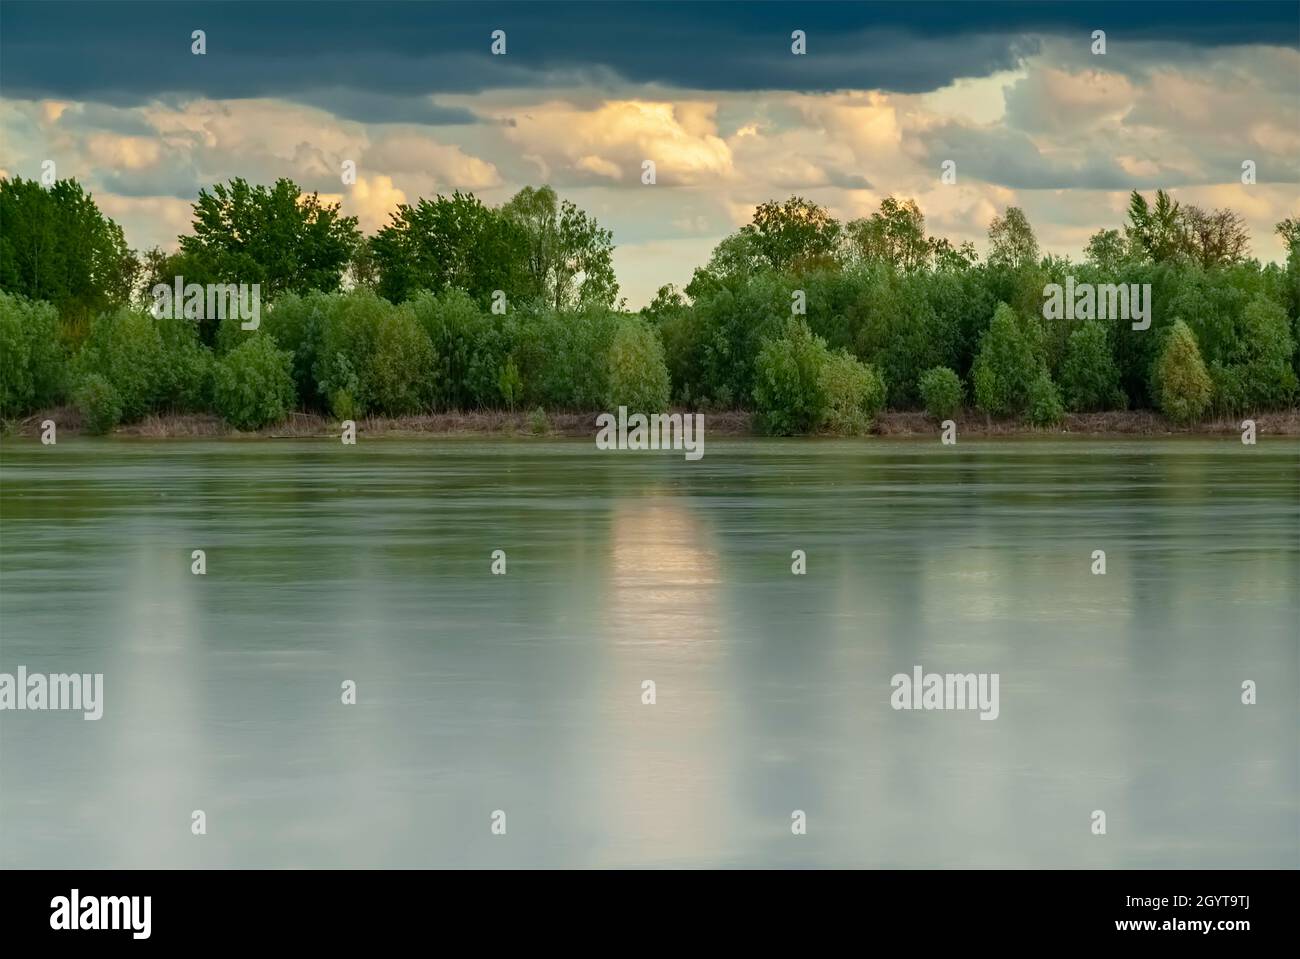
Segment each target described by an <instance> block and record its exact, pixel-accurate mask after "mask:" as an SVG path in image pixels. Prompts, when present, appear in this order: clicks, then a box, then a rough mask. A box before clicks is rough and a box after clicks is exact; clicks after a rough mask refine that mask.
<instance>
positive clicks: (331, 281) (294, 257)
mask: <svg viewBox="0 0 1300 959" xmlns="http://www.w3.org/2000/svg"><path fill="white" fill-rule="evenodd" d="M193 229H194V233H193V235H186V236H182V237H181V238H180V246H181V253H182V254H184V255H185V258H184V259H182V260H179V261H175V262H173V263H169V264H168V271H170V270H173V269H180V268H184V267H186V266H190V267H192V268H193V269H194V270H195V271H196V274H195V275H194V276H190V275H186V274H180V275H184V276H185V281H186V282H187V283H189V282H196V283H210V282H220V283H248V284H253V283H260V284H261V291H262V299H263V301H266V300H269V299H272V298H274V297H276V296H278V295H279V294H280V293H284V292H294V293H300V294H301V293H307V292H308V291H310V290H322V291H325V292H332V291H334V290H337V289H338V288H339V284H340V281H341V279H342V276H343V272H344V270H345V269H347V267H348V264H349V262H350V261H351V259H352V255H353V252H354V250H355V249H356V246H357V243H358V242H359V240H360V233H359V232H358V231H357V219H356V217H352V216H342V215H341V214H340V213H339V205H338V204H328V203H322V202H321V201H320V198H319V197H318V195H317V194H315V193H312V194H304V193H303V192H302V190H301V189H300V188H299V187H298V185H297V184H295V183H294V182H293V181H292V180H288V179H283V178H282V179H279V180H277V181H276V182H275V186H273V187H266V186H261V185H259V186H250V185H249V184H248V182H247V181H245V180H243V179H242V178H236V179H233V180H231V181H230V183H229V185H226V184H222V183H218V184H217V185H216V186H214V187H213V188H212V191H211V192H208V191H207V190H200V191H199V199H198V202H196V203H195V204H194V223H193ZM175 275H177V274H174V273H173V274H172V276H175ZM158 281H159V282H163V283H169V282H170V281H171V277H170V276H165V275H164V276H163V277H160V278H159V280H158Z"/></svg>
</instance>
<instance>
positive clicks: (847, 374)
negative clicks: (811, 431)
mask: <svg viewBox="0 0 1300 959" xmlns="http://www.w3.org/2000/svg"><path fill="white" fill-rule="evenodd" d="M818 385H819V389H820V392H821V395H822V398H823V402H824V406H823V409H822V413H821V417H820V420H819V422H818V426H820V427H822V428H825V429H828V430H830V431H831V432H833V433H845V434H854V433H862V432H865V431H866V430H867V429H868V428H869V427H870V426H871V422H872V420H874V419H875V418H876V414H877V413H879V412H880V410H881V408H882V407H883V406H884V405H885V381H884V380H883V379H882V378H881V376H880V374H879V373H877V372H876V370H875V368H874V367H871V366H867V365H866V364H864V363H860V362H858V360H857V359H855V358H854V357H853V355H852V354H850V353H849V352H848V351H846V350H836V351H834V352H828V353H827V354H826V355H825V356H824V357H823V358H822V363H821V373H820V375H819V384H818Z"/></svg>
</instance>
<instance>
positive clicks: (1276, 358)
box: [1210, 296, 1296, 413]
mask: <svg viewBox="0 0 1300 959" xmlns="http://www.w3.org/2000/svg"><path fill="white" fill-rule="evenodd" d="M1289 325H1290V324H1289V322H1288V320H1287V315H1286V312H1285V311H1284V310H1283V309H1282V307H1281V306H1279V305H1278V304H1277V303H1275V302H1274V301H1272V300H1270V299H1268V298H1267V297H1264V296H1257V297H1255V298H1254V299H1252V300H1251V301H1250V302H1249V303H1248V304H1247V305H1246V308H1245V309H1244V310H1243V311H1242V314H1241V322H1240V323H1239V324H1238V327H1237V329H1236V331H1235V336H1234V337H1233V339H1232V342H1231V347H1230V348H1229V349H1227V350H1226V351H1225V354H1226V357H1227V362H1225V363H1219V362H1213V363H1211V364H1210V379H1211V380H1212V381H1213V383H1214V387H1215V389H1214V406H1215V407H1216V408H1218V409H1219V410H1221V411H1223V412H1225V413H1239V412H1245V411H1247V410H1258V409H1269V408H1276V407H1283V406H1286V405H1288V404H1289V403H1291V402H1292V400H1293V399H1294V397H1295V394H1296V375H1295V371H1294V370H1293V369H1292V368H1291V354H1292V352H1293V351H1294V349H1295V341H1294V340H1293V339H1292V337H1291V331H1290V329H1289V328H1288V327H1289Z"/></svg>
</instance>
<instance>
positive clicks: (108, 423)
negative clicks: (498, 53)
mask: <svg viewBox="0 0 1300 959" xmlns="http://www.w3.org/2000/svg"><path fill="white" fill-rule="evenodd" d="M0 219H2V224H0V225H2V226H3V231H2V233H0V291H2V292H0V417H3V418H6V419H8V418H14V417H21V416H24V415H27V414H29V413H31V412H33V411H36V410H39V409H42V408H45V407H49V406H53V405H56V404H58V403H61V402H66V401H72V402H74V403H75V404H76V405H77V406H79V407H80V408H81V409H82V411H83V414H84V416H85V420H86V422H87V424H88V425H89V426H90V428H92V429H96V430H109V429H112V428H113V426H114V425H116V424H117V423H118V422H124V423H129V422H132V421H134V420H138V419H140V418H141V417H144V416H146V415H149V414H151V413H161V412H172V411H206V410H212V411H215V412H217V413H219V414H220V415H222V416H223V417H225V418H226V419H227V420H228V421H229V422H231V423H232V424H235V425H237V426H239V427H241V428H255V427H258V426H262V425H266V424H271V423H274V422H275V421H276V420H278V419H280V418H282V417H283V416H285V415H286V414H287V413H289V412H290V411H292V410H295V409H304V410H310V411H319V412H326V413H330V414H332V415H334V416H336V417H339V418H356V417H359V416H365V415H402V414H407V413H418V412H422V411H428V410H476V409H510V410H514V409H528V410H537V409H544V410H570V411H598V410H606V409H614V408H617V406H620V405H624V406H629V407H632V408H635V409H636V410H638V411H642V412H652V411H654V410H658V409H663V408H665V407H667V406H669V405H670V404H671V405H676V406H679V407H686V408H690V409H703V410H718V409H750V410H753V411H754V412H755V413H756V414H758V422H759V424H760V426H761V428H763V429H765V430H768V431H770V432H773V433H781V434H789V433H807V432H816V431H833V432H845V433H852V432H858V431H861V430H863V429H866V428H869V426H870V423H871V421H872V419H873V418H874V417H875V415H876V413H878V412H879V411H880V410H881V409H882V408H884V407H885V406H889V407H891V408H895V409H918V408H924V409H925V410H926V411H927V412H928V413H930V414H931V415H932V416H934V417H935V418H938V419H946V418H949V417H953V416H956V415H958V414H959V413H960V411H961V409H962V407H963V404H964V403H967V402H969V403H970V404H972V405H973V406H974V407H975V408H977V409H979V410H981V411H982V412H984V413H985V414H987V415H989V416H997V417H1022V418H1024V419H1025V420H1026V421H1028V422H1031V423H1036V424H1039V425H1043V426H1051V425H1054V424H1057V423H1059V422H1061V421H1062V419H1063V416H1064V412H1065V411H1066V410H1070V411H1075V412H1090V411H1104V410H1118V409H1125V408H1128V407H1133V408H1138V409H1143V408H1154V409H1158V410H1160V411H1162V412H1163V413H1165V414H1166V415H1167V416H1168V417H1170V418H1171V419H1173V420H1175V421H1177V422H1182V423H1190V422H1195V421H1196V420H1197V419H1199V418H1201V417H1204V416H1207V415H1210V414H1232V415H1236V414H1245V413H1249V412H1252V411H1261V410H1268V409H1281V408H1288V407H1291V406H1293V405H1294V404H1295V403H1296V402H1297V400H1298V399H1300V349H1297V345H1298V343H1300V224H1298V223H1297V222H1296V221H1294V220H1286V221H1283V222H1282V223H1280V224H1278V228H1277V232H1278V235H1279V236H1280V237H1281V239H1282V241H1283V243H1284V244H1285V245H1286V249H1287V252H1288V255H1287V258H1286V261H1285V263H1284V264H1275V263H1268V264H1261V263H1260V262H1259V261H1258V260H1254V259H1250V258H1249V253H1250V251H1249V242H1248V235H1247V233H1246V231H1245V228H1244V226H1243V224H1242V221H1241V218H1240V217H1239V216H1237V215H1236V214H1234V213H1233V212H1232V211H1229V210H1201V209H1199V208H1197V207H1194V206H1180V205H1179V203H1178V202H1177V201H1175V200H1173V199H1172V198H1171V197H1170V196H1169V195H1168V194H1166V193H1164V192H1162V191H1161V192H1157V194H1156V196H1155V198H1154V200H1149V199H1148V198H1146V197H1143V196H1141V195H1140V194H1137V193H1134V194H1133V196H1132V198H1131V203H1130V207H1129V210H1128V219H1127V222H1126V223H1124V224H1120V225H1119V227H1118V228H1104V229H1101V230H1098V231H1097V232H1096V233H1095V234H1094V235H1093V236H1092V238H1091V239H1090V240H1089V241H1088V244H1087V246H1086V249H1085V250H1084V254H1083V259H1082V260H1081V261H1080V262H1071V261H1070V260H1069V259H1066V258H1062V257H1057V256H1051V255H1048V256H1043V255H1042V254H1041V251H1040V249H1039V246H1038V242H1037V239H1036V238H1035V236H1034V232H1033V229H1032V227H1031V226H1030V224H1029V221H1028V219H1027V218H1026V217H1025V215H1024V213H1023V211H1021V210H1019V209H1016V208H1014V207H1012V208H1009V209H1007V210H1005V211H1003V212H1002V213H1000V214H999V215H998V216H997V217H996V218H995V219H994V221H993V223H992V224H991V226H990V230H989V246H988V257H987V260H986V261H985V262H980V260H979V258H978V256H977V255H976V252H975V250H974V248H973V246H972V245H971V244H970V243H963V244H961V245H960V246H954V245H953V244H952V243H950V242H949V241H948V240H946V239H944V238H942V237H935V236H931V235H929V234H928V233H927V231H926V224H925V218H924V215H923V214H922V212H921V210H920V208H919V207H918V206H917V205H916V203H915V202H913V201H911V200H907V199H899V198H894V197H889V198H886V199H885V200H884V201H883V202H882V203H881V204H880V208H879V210H878V211H877V212H875V213H873V214H871V215H870V216H867V217H863V218H861V219H857V220H853V221H851V222H848V223H843V224H842V223H840V222H839V221H837V220H836V219H835V218H834V217H833V216H831V215H830V214H829V213H828V212H827V211H826V210H825V209H824V208H822V207H820V206H818V205H817V204H816V203H813V202H810V201H808V200H806V199H803V198H801V197H791V198H790V199H788V200H786V201H782V202H776V201H773V202H768V203H764V204H761V205H760V206H759V207H758V208H757V210H756V212H755V214H754V217H753V220H752V222H751V223H749V224H747V225H746V226H744V227H742V228H741V229H740V230H739V231H737V232H736V233H734V234H733V235H731V236H729V237H727V238H725V239H724V240H723V241H722V242H720V243H719V244H718V246H717V248H716V249H715V250H714V252H713V254H712V256H711V257H710V258H709V260H708V262H706V263H705V264H703V265H701V266H700V267H699V268H698V269H697V270H696V271H695V273H694V275H693V276H692V278H691V280H690V282H689V283H688V284H686V286H685V287H684V289H681V290H679V289H676V288H674V287H671V286H667V287H664V288H663V289H661V290H660V291H659V293H658V295H657V296H656V297H655V298H654V300H653V301H652V302H651V303H650V304H649V305H648V306H647V307H646V308H644V309H643V310H641V311H639V313H636V314H633V313H629V312H627V311H626V310H624V309H622V308H621V305H620V304H619V303H618V302H617V297H618V283H617V280H616V278H615V275H614V270H613V259H612V252H613V238H612V236H611V234H610V233H609V231H608V230H606V229H604V228H602V227H601V226H600V225H599V224H598V223H597V222H596V221H595V219H593V218H592V217H591V216H590V215H589V214H587V213H586V212H585V211H583V210H580V209H579V208H577V207H576V206H575V205H574V204H573V203H571V202H570V201H568V200H564V199H562V198H560V197H559V196H557V194H556V193H555V191H554V190H552V189H551V188H549V187H540V188H532V187H528V188H525V189H524V190H521V191H520V192H519V193H518V194H516V195H515V197H514V198H512V199H511V200H509V201H507V202H506V203H504V204H502V205H501V206H498V207H492V206H488V205H486V204H484V203H483V202H481V201H480V200H479V199H478V198H477V197H474V196H473V195H470V194H461V193H455V194H453V195H452V196H450V197H444V196H437V197H435V198H433V199H423V198H421V199H418V200H416V201H415V202H413V203H411V204H409V205H403V206H401V207H399V208H398V210H397V211H396V212H395V213H394V214H393V215H392V218H391V221H390V223H389V224H388V225H387V226H385V227H384V228H383V229H381V230H380V231H379V232H378V233H377V234H376V235H374V236H371V237H362V236H361V235H360V233H359V232H358V231H357V228H356V223H355V221H354V220H353V219H352V218H349V217H345V216H342V215H341V214H340V212H339V208H338V206H337V205H336V204H329V203H323V202H321V201H320V200H319V198H318V197H316V196H315V195H310V194H304V193H303V192H302V191H301V190H300V189H299V188H298V187H297V186H296V185H295V184H293V183H292V182H290V181H288V180H281V181H278V182H277V183H276V184H274V186H271V187H266V186H254V185H250V184H248V183H246V182H245V181H243V180H234V181H231V182H230V183H229V184H218V185H217V186H214V187H213V188H212V189H211V190H210V191H209V190H205V191H202V192H201V193H200V196H199V199H198V201H197V202H196V203H195V204H194V223H193V229H192V231H191V233H189V234H187V235H185V236H183V237H181V238H180V244H179V249H178V251H177V252H175V253H171V254H164V253H162V252H160V251H158V250H154V251H150V252H148V253H145V254H143V255H142V256H138V255H136V254H134V253H132V251H130V250H128V249H127V248H126V246H125V242H124V241H123V239H122V233H121V230H120V229H119V228H118V227H117V225H116V224H114V223H113V222H112V221H111V220H109V219H108V218H106V217H104V216H103V214H102V213H100V211H99V210H98V208H97V207H96V206H95V204H94V201H93V200H92V199H91V198H90V197H89V196H88V195H87V194H85V193H84V191H83V190H82V189H81V187H80V186H79V185H78V184H76V183H75V182H74V181H58V182H56V183H54V184H53V185H52V186H50V187H48V188H46V187H42V186H40V185H39V184H38V183H36V182H34V181H25V180H22V179H0ZM179 276H183V278H184V281H185V282H186V283H191V282H194V283H200V284H204V283H218V282H220V283H247V284H252V283H259V284H261V285H262V288H263V292H262V300H261V322H260V327H259V328H257V329H256V330H246V329H244V328H243V325H242V324H241V322H240V321H239V319H238V318H234V317H232V318H227V319H225V320H221V321H219V322H218V321H217V320H216V319H215V318H212V317H207V318H204V319H203V320H202V321H201V322H198V323H196V322H194V321H193V320H192V319H191V320H183V319H172V318H161V319H160V318H157V317H155V316H153V315H151V314H150V312H149V311H148V306H149V303H150V299H149V289H150V286H151V285H152V284H153V283H156V282H162V283H168V284H170V283H172V282H173V281H174V280H175V279H176V277H179ZM1067 279H1069V280H1071V281H1072V282H1073V283H1074V284H1075V285H1076V286H1083V285H1091V286H1093V287H1095V288H1097V289H1101V288H1103V287H1104V288H1111V289H1114V288H1116V287H1117V286H1124V287H1126V288H1128V289H1135V290H1136V289H1147V288H1149V290H1150V296H1149V298H1145V297H1144V300H1143V302H1145V303H1146V306H1147V308H1149V313H1147V314H1146V316H1145V319H1146V320H1149V323H1147V322H1142V323H1139V322H1136V321H1134V322H1130V319H1129V318H1128V317H1119V318H1117V317H1106V318H1082V319H1078V320H1065V319H1047V318H1045V317H1044V311H1043V304H1044V298H1045V295H1046V290H1047V288H1048V285H1049V284H1064V283H1065V282H1066V281H1067ZM1135 320H1136V318H1135Z"/></svg>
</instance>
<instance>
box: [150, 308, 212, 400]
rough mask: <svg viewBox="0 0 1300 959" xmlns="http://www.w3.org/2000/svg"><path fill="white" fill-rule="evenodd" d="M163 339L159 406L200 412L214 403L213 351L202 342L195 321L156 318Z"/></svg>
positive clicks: (159, 333)
mask: <svg viewBox="0 0 1300 959" xmlns="http://www.w3.org/2000/svg"><path fill="white" fill-rule="evenodd" d="M154 322H155V323H157V324H158V335H159V336H160V337H161V338H162V344H163V355H164V362H163V368H162V380H161V382H160V383H159V386H158V406H159V407H163V408H168V409H173V410H179V411H182V412H197V411H199V410H206V409H209V408H210V407H211V406H212V351H211V350H209V349H208V348H207V347H206V346H204V345H203V344H202V343H201V342H199V330H198V324H197V323H195V322H194V321H193V320H184V319H181V320H178V319H172V318H170V317H164V318H163V319H160V320H155V321H154Z"/></svg>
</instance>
